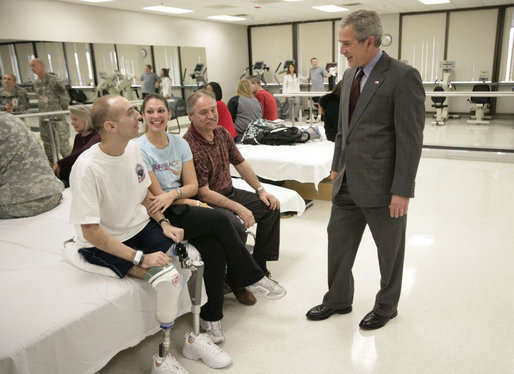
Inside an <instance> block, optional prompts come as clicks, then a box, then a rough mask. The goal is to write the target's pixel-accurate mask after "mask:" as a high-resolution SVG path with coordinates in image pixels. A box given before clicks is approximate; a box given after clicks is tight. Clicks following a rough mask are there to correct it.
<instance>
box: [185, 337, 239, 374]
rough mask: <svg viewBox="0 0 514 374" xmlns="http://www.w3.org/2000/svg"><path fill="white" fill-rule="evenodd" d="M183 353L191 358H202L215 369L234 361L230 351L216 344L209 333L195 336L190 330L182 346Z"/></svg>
mask: <svg viewBox="0 0 514 374" xmlns="http://www.w3.org/2000/svg"><path fill="white" fill-rule="evenodd" d="M182 354H183V355H184V357H185V358H188V359H190V360H198V359H202V361H203V362H205V364H206V365H207V366H209V367H211V368H213V369H221V368H224V367H225V366H227V365H230V363H231V362H232V359H231V358H230V356H229V355H228V353H226V352H225V351H224V350H222V349H221V348H220V347H218V346H217V345H216V344H214V342H213V341H212V340H211V338H210V337H209V335H207V334H199V335H198V336H194V335H193V333H192V332H188V333H187V334H186V341H185V342H184V346H183V347H182Z"/></svg>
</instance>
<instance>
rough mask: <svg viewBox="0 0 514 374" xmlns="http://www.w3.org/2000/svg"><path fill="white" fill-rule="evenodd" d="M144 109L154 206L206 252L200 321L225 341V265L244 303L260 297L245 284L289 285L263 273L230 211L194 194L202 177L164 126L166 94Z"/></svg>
mask: <svg viewBox="0 0 514 374" xmlns="http://www.w3.org/2000/svg"><path fill="white" fill-rule="evenodd" d="M142 111H143V118H144V120H145V122H146V124H147V127H148V130H147V131H146V134H145V135H143V136H141V137H139V138H138V139H137V143H138V145H139V147H140V148H141V152H142V153H143V159H144V161H145V163H146V165H147V167H148V170H149V172H148V175H149V176H150V180H151V181H152V184H151V186H150V191H151V192H152V193H153V195H154V196H155V197H154V198H152V202H151V204H150V207H149V209H150V212H157V211H158V212H161V213H163V214H164V216H165V217H166V218H167V219H169V221H170V222H171V223H172V224H173V225H174V226H177V227H180V228H182V229H184V239H186V240H188V241H189V242H190V243H191V244H193V245H194V246H195V247H196V248H197V249H198V251H199V252H200V254H201V255H202V259H203V261H204V262H205V273H204V280H205V289H206V292H207V296H208V298H209V300H208V301H207V303H206V304H205V305H203V306H202V308H201V312H200V327H201V329H202V331H205V332H206V333H207V334H209V335H210V336H211V338H212V340H213V341H214V342H215V343H221V342H223V341H224V340H225V337H224V335H223V330H222V328H221V319H222V318H223V297H224V296H223V294H224V284H225V268H226V269H227V282H228V284H229V285H230V287H231V288H232V289H233V290H235V291H234V294H236V297H237V296H239V297H238V300H239V299H241V300H240V301H241V302H243V303H244V304H248V305H252V304H255V302H256V300H255V297H254V296H253V294H251V292H248V291H246V290H245V287H247V288H248V289H251V290H253V291H254V292H258V293H261V294H264V296H266V297H268V298H270V299H278V298H281V297H282V296H283V295H284V294H285V291H283V289H282V288H281V287H280V286H277V285H276V284H275V283H273V282H272V281H271V280H269V279H268V278H267V277H265V276H264V273H263V271H262V270H261V269H260V268H259V266H258V265H257V263H255V260H254V259H253V257H252V256H251V255H250V253H249V252H248V250H247V249H246V246H245V243H243V241H242V240H241V237H240V236H239V234H238V232H237V231H236V229H235V228H234V226H232V224H231V221H230V220H229V219H228V217H227V216H226V215H224V214H223V213H221V212H220V211H219V210H216V209H212V208H210V207H208V206H207V204H205V203H203V202H202V201H200V200H196V199H194V196H196V193H197V191H198V181H197V179H196V172H195V166H194V163H193V155H192V153H191V149H190V148H189V145H188V143H187V142H186V141H185V140H184V139H183V138H181V137H180V136H178V135H173V134H169V133H167V132H166V130H167V123H168V120H169V118H170V117H171V112H170V111H169V109H168V103H167V102H166V100H165V99H164V98H163V97H162V96H160V95H157V94H150V95H148V96H146V97H145V100H144V101H143V106H142ZM250 299H252V300H250ZM250 301H253V302H250Z"/></svg>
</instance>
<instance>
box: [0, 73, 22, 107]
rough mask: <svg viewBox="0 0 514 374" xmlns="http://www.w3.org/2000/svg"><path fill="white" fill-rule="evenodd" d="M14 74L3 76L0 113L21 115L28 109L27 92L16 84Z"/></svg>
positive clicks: (0, 89) (0, 92)
mask: <svg viewBox="0 0 514 374" xmlns="http://www.w3.org/2000/svg"><path fill="white" fill-rule="evenodd" d="M16 80H17V78H16V76H15V75H14V74H10V73H7V74H4V76H3V77H2V84H3V87H1V88H0V111H2V110H4V111H6V112H9V113H21V112H25V111H26V110H28V109H29V97H28V96H27V90H26V89H24V88H23V87H20V86H18V85H17V84H16Z"/></svg>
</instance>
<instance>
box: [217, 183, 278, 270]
mask: <svg viewBox="0 0 514 374" xmlns="http://www.w3.org/2000/svg"><path fill="white" fill-rule="evenodd" d="M225 197H227V198H229V199H231V200H234V201H237V202H238V203H239V204H241V205H243V206H244V207H245V208H247V209H249V210H251V211H252V213H253V216H254V218H255V222H256V223H257V232H256V234H257V235H256V236H257V238H256V240H255V247H254V249H253V258H254V259H255V261H257V263H259V264H262V263H264V264H265V263H266V261H277V260H278V255H279V246H280V210H279V209H276V210H271V209H270V208H268V207H267V206H266V204H264V203H263V202H262V200H261V199H260V198H259V195H257V194H255V193H252V192H248V191H245V190H240V189H237V188H233V189H232V191H231V192H230V193H228V194H226V195H225ZM215 209H216V210H219V211H220V212H223V214H224V215H225V216H227V217H228V218H229V219H230V221H231V222H232V224H233V226H234V227H236V229H237V231H238V232H239V234H240V236H241V237H242V238H243V240H244V241H246V233H245V232H246V229H245V227H244V225H243V224H242V223H241V221H240V219H239V218H238V217H237V216H236V215H235V214H234V213H233V212H232V211H230V210H228V209H224V208H218V207H215Z"/></svg>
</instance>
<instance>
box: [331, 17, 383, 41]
mask: <svg viewBox="0 0 514 374" xmlns="http://www.w3.org/2000/svg"><path fill="white" fill-rule="evenodd" d="M350 25H353V28H354V30H355V38H356V39H357V40H358V41H359V42H361V43H363V42H364V41H366V39H367V38H368V37H370V36H374V37H375V47H379V46H380V44H381V43H382V22H381V21H380V17H379V16H378V14H377V12H375V11H374V10H356V11H355V12H352V13H350V14H349V15H348V16H346V17H344V18H343V19H342V20H341V23H340V27H341V28H342V27H345V26H350Z"/></svg>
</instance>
